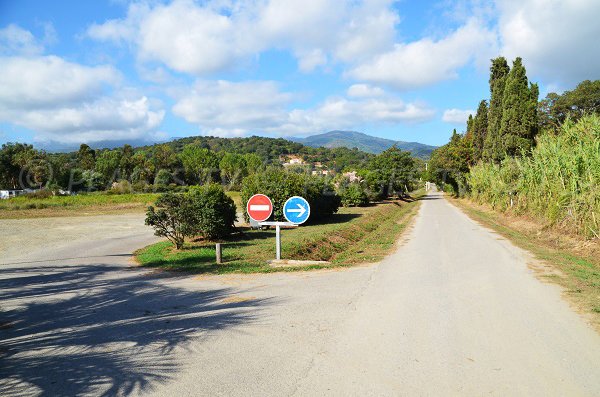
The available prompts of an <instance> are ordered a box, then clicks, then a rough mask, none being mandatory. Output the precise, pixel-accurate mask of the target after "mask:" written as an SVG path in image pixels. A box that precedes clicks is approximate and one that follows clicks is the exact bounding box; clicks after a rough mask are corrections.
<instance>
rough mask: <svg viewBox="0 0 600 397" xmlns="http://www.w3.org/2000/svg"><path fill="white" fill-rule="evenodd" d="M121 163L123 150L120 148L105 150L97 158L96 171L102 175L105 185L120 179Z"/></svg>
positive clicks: (108, 185)
mask: <svg viewBox="0 0 600 397" xmlns="http://www.w3.org/2000/svg"><path fill="white" fill-rule="evenodd" d="M120 165H121V152H120V151H118V150H104V151H102V152H100V154H99V155H98V157H97V158H96V167H95V170H96V172H98V173H100V174H101V175H102V179H103V181H104V185H105V186H107V188H108V187H110V184H111V183H112V182H114V181H116V180H118V179H119V167H120Z"/></svg>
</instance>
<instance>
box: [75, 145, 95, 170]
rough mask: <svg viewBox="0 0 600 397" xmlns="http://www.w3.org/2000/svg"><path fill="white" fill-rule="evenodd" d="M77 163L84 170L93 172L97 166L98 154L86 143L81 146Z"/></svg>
mask: <svg viewBox="0 0 600 397" xmlns="http://www.w3.org/2000/svg"><path fill="white" fill-rule="evenodd" d="M77 163H78V164H79V167H80V168H81V169H82V170H93V169H94V166H95V165H96V153H95V152H94V151H93V150H92V148H90V147H89V146H88V145H86V144H85V143H82V144H81V146H79V151H78V152H77Z"/></svg>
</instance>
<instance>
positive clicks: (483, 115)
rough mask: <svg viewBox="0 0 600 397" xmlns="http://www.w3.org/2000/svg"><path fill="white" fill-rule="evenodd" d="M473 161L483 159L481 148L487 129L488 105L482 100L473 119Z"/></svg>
mask: <svg viewBox="0 0 600 397" xmlns="http://www.w3.org/2000/svg"><path fill="white" fill-rule="evenodd" d="M472 128H473V161H474V162H477V161H479V160H481V159H482V157H483V147H484V143H485V138H486V136H487V129H488V104H487V101H486V100H485V99H484V100H482V101H481V102H479V107H478V108H477V114H476V115H475V118H474V119H473V127H472Z"/></svg>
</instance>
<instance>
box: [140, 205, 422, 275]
mask: <svg viewBox="0 0 600 397" xmlns="http://www.w3.org/2000/svg"><path fill="white" fill-rule="evenodd" d="M418 206H419V202H418V201H415V202H410V203H406V202H400V201H390V202H385V203H382V204H377V205H373V206H370V207H361V208H340V211H339V213H337V214H335V215H333V216H332V217H330V218H329V219H328V220H327V223H320V224H314V225H305V226H300V227H298V228H294V229H285V230H282V232H281V236H282V258H284V259H299V260H321V261H330V262H331V263H332V264H331V265H313V266H305V267H287V268H277V269H274V268H271V267H269V266H268V265H267V260H269V259H273V258H274V257H275V231H274V230H258V231H251V230H247V231H244V232H243V234H242V235H241V236H238V237H236V238H235V239H231V240H230V241H227V242H225V243H224V244H223V261H224V263H223V264H220V265H217V264H216V263H215V248H214V244H213V243H210V242H204V241H197V242H191V243H187V244H186V246H185V247H184V249H182V250H180V251H175V250H174V249H173V245H172V244H171V243H170V242H160V243H157V244H153V245H150V246H148V247H146V248H143V249H141V250H139V251H137V252H136V259H137V260H138V262H139V263H140V264H141V265H143V266H148V267H157V268H161V269H165V270H178V271H189V272H194V273H212V274H222V273H232V272H236V273H263V272H274V271H295V270H310V269H319V268H324V267H331V266H348V265H352V264H356V263H363V262H374V261H377V260H380V259H382V258H383V257H384V256H385V255H386V254H387V253H389V252H390V250H391V249H392V248H393V246H394V243H395V242H396V240H397V238H398V237H399V235H400V234H401V232H402V231H403V230H404V229H405V228H406V226H407V225H408V224H409V222H410V219H411V218H412V216H414V214H416V212H417V209H418Z"/></svg>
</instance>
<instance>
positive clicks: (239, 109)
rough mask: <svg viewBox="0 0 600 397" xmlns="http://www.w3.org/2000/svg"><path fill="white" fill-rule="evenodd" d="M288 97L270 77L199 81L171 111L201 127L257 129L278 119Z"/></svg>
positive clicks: (271, 124)
mask: <svg viewBox="0 0 600 397" xmlns="http://www.w3.org/2000/svg"><path fill="white" fill-rule="evenodd" d="M291 99H292V96H291V95H290V94H286V93H282V92H280V91H279V89H278V87H277V84H276V83H274V82H270V81H256V82H254V81H251V82H241V83H234V82H229V81H199V82H197V83H196V84H195V86H194V89H193V90H192V91H191V92H189V93H187V94H185V95H183V96H182V97H181V98H180V99H179V100H178V101H177V103H176V104H175V106H173V113H175V114H176V115H178V116H181V117H183V118H184V119H185V120H186V121H188V122H190V123H194V124H198V125H200V126H201V128H203V129H205V130H217V129H221V130H225V129H226V130H232V131H235V130H237V131H241V130H246V131H248V130H257V129H258V130H260V129H264V128H268V127H271V126H274V125H278V124H280V123H282V122H283V121H284V119H285V117H286V115H285V106H286V105H287V104H288V103H289V101H290V100H291Z"/></svg>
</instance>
